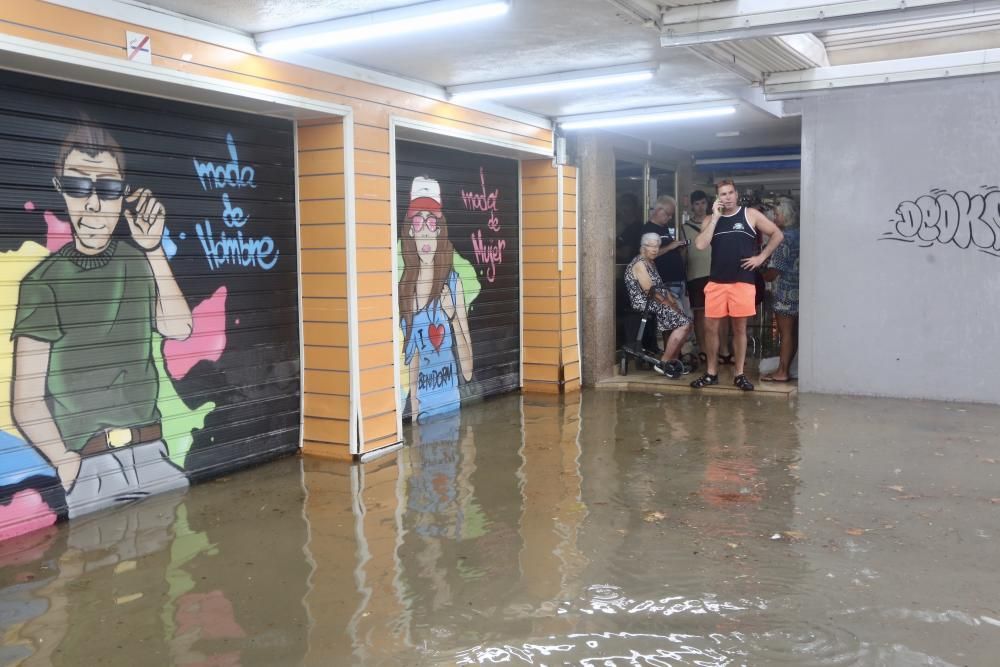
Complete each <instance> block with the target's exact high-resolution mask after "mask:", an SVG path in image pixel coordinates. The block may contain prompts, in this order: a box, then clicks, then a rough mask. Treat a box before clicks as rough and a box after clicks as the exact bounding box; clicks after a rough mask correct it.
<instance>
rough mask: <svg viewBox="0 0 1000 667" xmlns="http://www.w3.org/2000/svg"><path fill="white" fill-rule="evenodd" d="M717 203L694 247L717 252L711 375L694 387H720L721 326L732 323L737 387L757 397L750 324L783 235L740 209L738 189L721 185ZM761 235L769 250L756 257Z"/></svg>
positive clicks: (709, 313)
mask: <svg viewBox="0 0 1000 667" xmlns="http://www.w3.org/2000/svg"><path fill="white" fill-rule="evenodd" d="M715 191H716V194H717V196H718V199H717V200H716V202H715V205H714V206H713V207H712V215H711V216H709V217H707V218H705V220H704V222H703V223H702V226H701V232H700V233H699V234H698V237H697V238H696V239H695V247H697V248H699V249H701V250H704V249H705V248H708V247H711V248H712V270H711V274H710V275H709V281H708V285H706V286H705V317H706V320H705V339H706V344H707V346H708V350H706V353H707V355H708V369H707V372H706V373H705V375H703V376H702V377H700V378H698V379H697V380H695V381H694V382H692V383H691V386H692V387H694V388H695V389H700V388H702V387H707V386H710V385H715V384H718V383H719V375H718V360H717V358H716V355H717V354H718V351H719V320H720V319H722V318H725V317H730V318H732V330H733V354H734V356H735V369H734V370H735V373H736V377H735V379H734V384H735V385H736V386H737V387H739V388H740V389H742V390H743V391H753V388H754V386H753V383H751V382H750V380H749V378H747V376H746V372H745V368H744V364H745V363H746V356H747V318H750V317H753V316H754V315H756V314H757V306H756V303H755V297H756V287H755V283H756V272H757V270H758V269H760V267H762V266H763V265H764V263H765V262H767V260H768V258H769V257H770V256H771V255H772V254H773V253H774V251H775V249H776V248H777V247H778V246H779V245H780V244H781V241H782V240H783V239H784V235H783V234H782V233H781V229H779V228H778V226H777V225H775V224H774V223H773V222H771V221H770V220H768V219H767V217H765V216H764V215H763V214H762V213H761V212H760V211H757V210H756V209H752V208H746V207H743V206H740V205H739V196H738V194H737V192H736V186H735V185H734V184H733V182H732V181H731V180H728V179H726V180H722V181H720V182H719V183H717V184H716V186H715ZM757 230H760V231H762V232H763V233H764V234H766V235H768V236H769V237H770V239H769V240H768V242H767V245H766V246H765V247H764V248H763V250H761V251H760V252H759V253H757V252H755V250H756V243H757Z"/></svg>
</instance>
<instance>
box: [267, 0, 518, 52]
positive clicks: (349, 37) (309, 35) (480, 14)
mask: <svg viewBox="0 0 1000 667" xmlns="http://www.w3.org/2000/svg"><path fill="white" fill-rule="evenodd" d="M509 9H510V2H509V1H508V0H488V1H487V0H431V1H430V2H421V3H418V4H416V5H409V6H406V7H397V8H395V9H386V10H382V11H377V12H370V13H368V14H358V15H355V16H347V17H344V18H340V19H332V20H330V21H321V22H318V23H308V24H305V25H300V26H294V27H292V28H282V29H280V30H269V31H267V32H261V33H257V34H256V35H254V39H255V40H256V42H257V48H258V49H259V50H260V52H261V53H264V54H267V55H274V54H277V53H286V52H289V51H301V50H304V49H315V48H333V47H337V46H340V45H342V44H350V43H353V42H360V41H363V40H368V39H377V38H379V37H390V36H395V35H402V34H406V33H411V32H419V31H430V30H437V29H440V28H446V27H450V26H456V25H460V24H463V23H470V22H472V21H479V20H482V19H488V18H493V17H497V16H502V15H503V14H506V13H507V11H508V10H509Z"/></svg>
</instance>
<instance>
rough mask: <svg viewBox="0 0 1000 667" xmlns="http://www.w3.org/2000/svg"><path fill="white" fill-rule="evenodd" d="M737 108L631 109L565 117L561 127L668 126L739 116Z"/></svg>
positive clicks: (716, 105) (728, 104) (724, 104)
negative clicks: (670, 124) (667, 124)
mask: <svg viewBox="0 0 1000 667" xmlns="http://www.w3.org/2000/svg"><path fill="white" fill-rule="evenodd" d="M736 107H737V105H736V104H734V103H731V102H728V103H719V104H713V105H711V106H706V105H704V104H701V105H698V104H688V105H680V104H678V105H675V106H671V107H655V108H649V109H629V110H627V111H609V112H606V113H595V114H584V115H579V116H565V117H563V118H559V119H558V123H559V126H560V127H561V128H562V129H564V130H587V129H594V128H601V127H620V126H623V125H643V124H649V123H667V122H671V121H679V120H693V119H696V118H713V117H718V116H728V115H730V114H734V113H736Z"/></svg>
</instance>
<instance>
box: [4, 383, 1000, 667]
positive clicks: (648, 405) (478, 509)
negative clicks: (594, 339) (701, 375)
mask: <svg viewBox="0 0 1000 667" xmlns="http://www.w3.org/2000/svg"><path fill="white" fill-rule="evenodd" d="M410 436H411V437H410V445H409V446H408V447H406V448H404V449H403V450H401V451H400V452H398V453H397V454H395V455H392V456H388V457H386V458H383V459H380V460H377V461H374V462H371V463H368V464H366V465H364V466H360V465H356V466H349V465H346V464H343V463H336V462H327V461H318V460H312V459H305V460H303V459H298V458H288V459H283V460H280V461H275V462H272V463H270V464H267V465H263V466H260V467H258V468H255V469H252V470H248V471H245V472H242V473H238V474H233V475H231V476H229V477H226V478H223V479H220V480H217V481H213V482H207V483H204V484H200V485H197V486H194V487H193V488H191V489H190V490H189V491H188V492H187V493H186V494H183V495H171V496H162V497H157V498H153V499H151V500H148V501H146V502H144V503H141V504H137V505H132V506H128V507H123V508H120V509H118V510H115V511H111V512H106V513H102V514H99V515H96V516H91V517H86V518H83V519H81V520H77V521H75V522H73V523H71V524H62V525H59V526H56V527H53V528H50V529H48V530H44V531H41V532H37V533H33V534H30V535H27V536H23V537H20V538H17V539H15V540H11V541H8V542H4V543H0V636H2V638H3V641H2V647H0V664H4V665H40V666H47V665H72V666H79V665H124V666H132V665H143V666H152V665H184V666H188V667H195V666H198V667H235V666H250V665H261V666H268V667H271V666H280V665H317V666H318V665H323V666H329V665H497V664H502V665H511V666H515V667H516V666H519V665H536V666H538V665H594V666H608V665H614V666H618V665H640V666H641V665H657V666H662V665H697V666H699V667H705V666H722V665H727V666H728V665H765V666H766V665H825V666H828V665H877V666H882V665H904V666H909V665H975V666H980V665H982V666H985V667H990V666H995V665H1000V418H998V409H997V408H996V407H990V406H976V405H957V404H945V403H922V402H916V401H889V400H876V399H861V398H837V397H823V396H801V397H799V398H798V399H794V400H791V401H790V400H788V399H777V398H771V397H759V396H753V395H750V396H738V397H733V398H728V397H722V398H720V397H706V396H690V397H689V396H675V395H674V396H668V395H663V396H660V395H657V394H654V393H624V392H617V391H606V390H598V391H588V392H585V393H583V394H582V395H575V396H570V397H566V398H558V397H552V398H550V397H535V396H519V395H509V396H506V397H501V398H498V399H494V400H489V401H486V402H483V403H477V404H472V405H467V406H465V408H464V409H463V412H462V413H461V414H460V415H455V416H454V417H452V418H445V419H443V420H438V421H435V422H431V423H428V424H424V425H420V426H415V427H413V428H412V432H411V433H410Z"/></svg>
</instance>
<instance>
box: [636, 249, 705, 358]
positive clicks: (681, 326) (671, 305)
mask: <svg viewBox="0 0 1000 667" xmlns="http://www.w3.org/2000/svg"><path fill="white" fill-rule="evenodd" d="M659 253H660V234H659V233H658V232H649V233H646V234H643V235H642V241H641V245H640V246H639V254H638V255H636V257H635V259H633V260H632V262H631V263H630V264H629V265H628V267H627V268H626V269H625V289H626V290H627V291H628V298H629V302H630V303H631V304H632V308H633V309H634V310H635V311H637V312H640V313H641V312H643V311H644V310H645V308H646V300H647V297H648V295H649V293H650V291H651V290H652V295H653V300H654V302H653V303H652V304H650V309H651V311H652V312H653V315H654V316H655V317H656V330H657V331H658V332H659V333H660V334H661V335H662V336H663V348H664V349H663V356H662V357H661V358H660V360H661V361H664V362H666V361H669V360H671V359H676V358H677V356H678V354H679V353H680V350H681V345H683V344H684V341H685V340H687V337H688V334H689V333H691V320H689V319H688V318H687V316H686V315H684V310H683V308H681V305H680V302H679V301H678V299H677V297H676V296H675V295H674V294H673V293H672V292H671V291H670V290H669V289H667V286H666V285H665V284H664V282H663V279H662V278H660V274H659V272H658V271H657V270H656V265H655V264H654V262H655V260H656V258H657V257H658V256H659ZM654 370H655V371H656V372H658V373H660V374H661V375H662V374H663V373H664V368H663V366H662V365H657V366H655V367H654Z"/></svg>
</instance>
